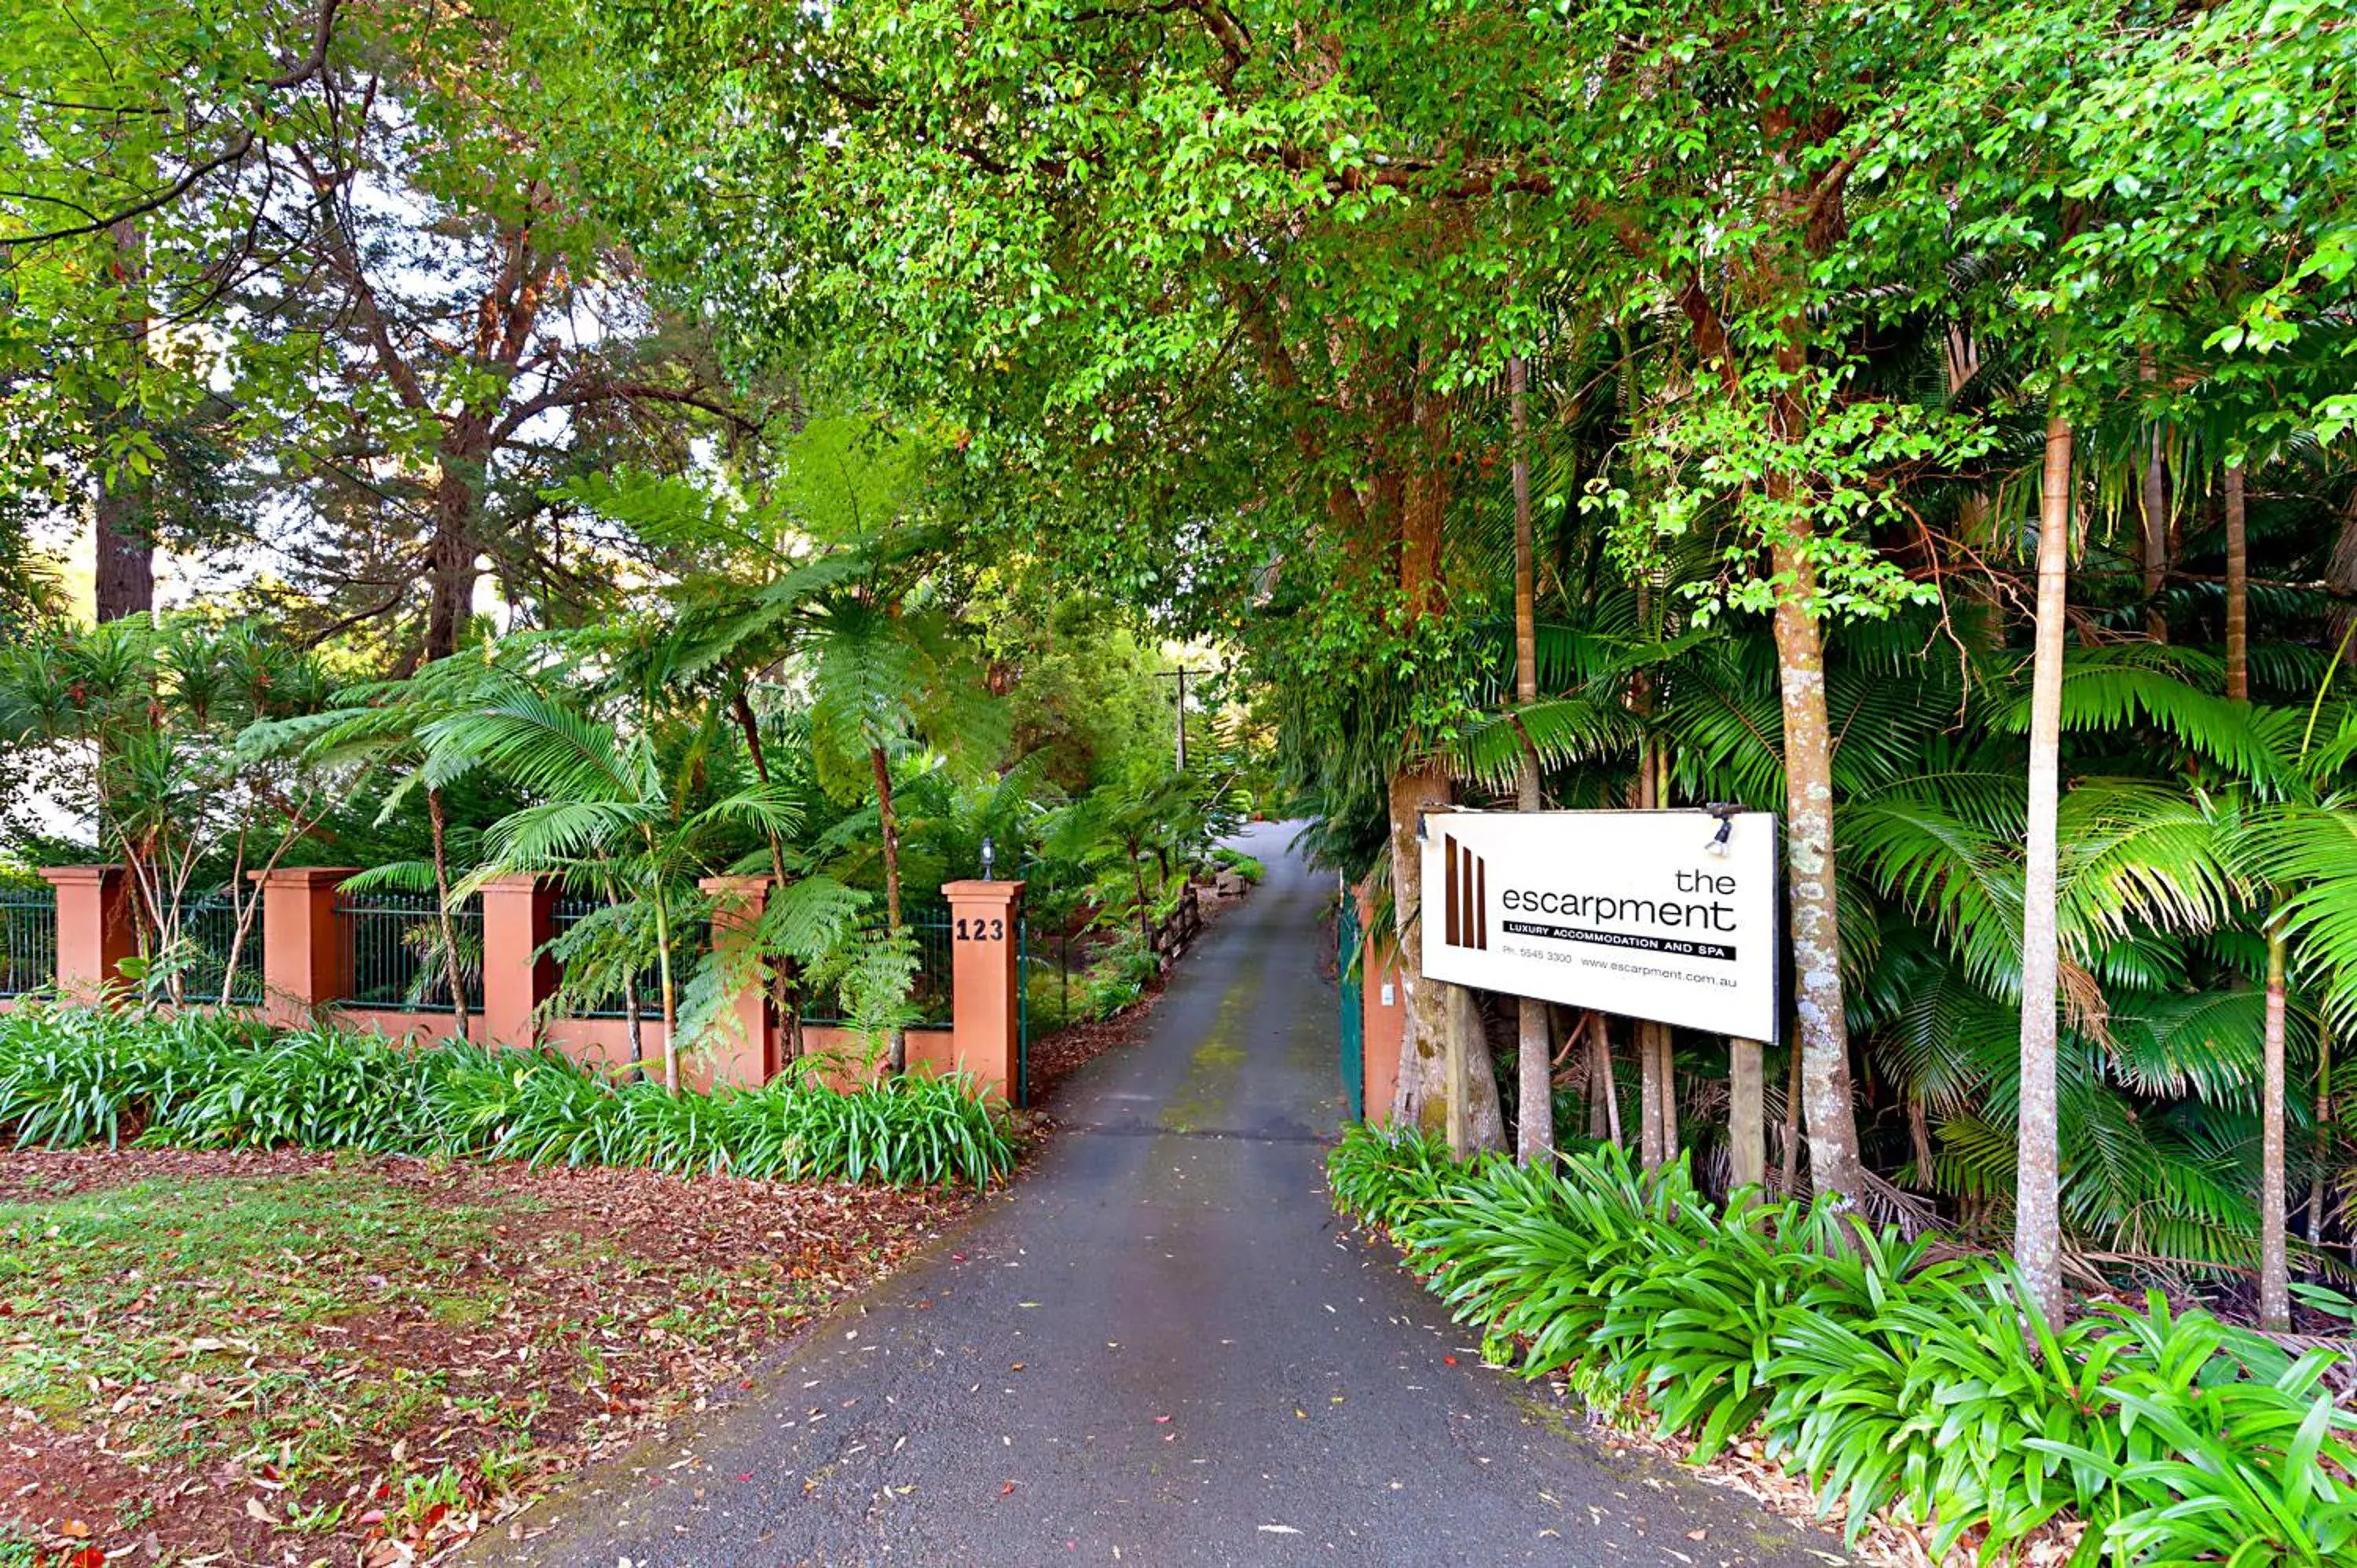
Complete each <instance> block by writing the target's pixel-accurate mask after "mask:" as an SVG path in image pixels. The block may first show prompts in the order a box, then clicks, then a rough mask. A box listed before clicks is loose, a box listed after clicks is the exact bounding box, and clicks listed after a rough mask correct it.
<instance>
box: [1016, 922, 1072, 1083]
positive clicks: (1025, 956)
mask: <svg viewBox="0 0 2357 1568" xmlns="http://www.w3.org/2000/svg"><path fill="white" fill-rule="evenodd" d="M1067 983H1069V982H1067ZM1012 1087H1013V1090H1014V1092H1013V1094H1012V1095H1011V1096H1010V1098H1012V1099H1013V1100H1014V1101H1015V1103H1016V1104H1017V1105H1018V1106H1023V1105H1028V1104H1030V1103H1031V922H1030V921H1028V920H1027V919H1025V918H1022V917H1021V916H1019V915H1018V916H1017V917H1016V919H1015V1082H1014V1084H1013V1086H1012Z"/></svg>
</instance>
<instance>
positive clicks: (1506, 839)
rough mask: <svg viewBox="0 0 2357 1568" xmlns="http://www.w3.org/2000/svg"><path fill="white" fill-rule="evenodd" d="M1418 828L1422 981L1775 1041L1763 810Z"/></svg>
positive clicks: (1561, 814)
mask: <svg viewBox="0 0 2357 1568" xmlns="http://www.w3.org/2000/svg"><path fill="white" fill-rule="evenodd" d="M1722 822H1724V823H1725V825H1726V828H1727V832H1726V835H1725V837H1724V838H1722V837H1720V835H1719V828H1720V825H1721V823H1722ZM1424 826H1425V843H1424V908H1423V912H1422V913H1421V915H1420V916H1419V917H1418V918H1417V921H1416V923H1417V925H1418V927H1419V928H1420V929H1421V933H1422V938H1423V949H1424V953H1423V972H1424V973H1425V974H1426V976H1427V977H1428V978H1430V979H1434V980H1445V981H1449V982H1452V983H1456V984H1458V985H1471V986H1478V987H1480V989H1482V990H1484V991H1502V992H1506V993H1509V994H1512V995H1515V996H1537V997H1542V998H1544V999H1545V1000H1547V1001H1550V1002H1563V1003H1568V1004H1571V1005H1573V1006H1576V1007H1595V1008H1599V1009H1601V1010H1602V1011H1604V1012H1607V1013H1619V1014H1621V1015H1624V1016H1627V1017H1631V1018H1652V1019H1655V1020H1658V1021H1659V1022H1662V1023H1665V1024H1677V1025H1682V1026H1685V1027H1687V1028H1690V1029H1702V1030H1706V1031H1708V1032H1709V1033H1711V1034H1715V1035H1731V1036H1735V1037H1737V1038H1738V1039H1746V1040H1773V1039H1774V1038H1776V1012H1777V999H1776V992H1777V980H1778V972H1777V954H1778V953H1779V951H1780V950H1781V948H1780V946H1779V941H1778V938H1779V932H1778V927H1777V910H1776V818H1775V815H1774V814H1773V813H1772V812H1768V811H1738V812H1735V813H1733V814H1732V815H1729V816H1727V817H1726V818H1724V819H1722V818H1720V817H1717V816H1714V815H1712V814H1711V813H1710V812H1708V811H1530V812H1505V811H1434V812H1430V813H1428V814H1427V815H1426V817H1425V819H1424Z"/></svg>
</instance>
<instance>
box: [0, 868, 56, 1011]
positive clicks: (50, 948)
mask: <svg viewBox="0 0 2357 1568" xmlns="http://www.w3.org/2000/svg"><path fill="white" fill-rule="evenodd" d="M57 978H58V896H57V894H56V892H55V891H54V890H52V889H48V888H41V889H34V888H26V889H23V890H22V891H17V890H11V891H9V892H6V893H0V996H22V995H24V994H25V993H27V992H30V991H38V990H40V989H42V988H43V987H44V986H48V985H53V984H55V983H57Z"/></svg>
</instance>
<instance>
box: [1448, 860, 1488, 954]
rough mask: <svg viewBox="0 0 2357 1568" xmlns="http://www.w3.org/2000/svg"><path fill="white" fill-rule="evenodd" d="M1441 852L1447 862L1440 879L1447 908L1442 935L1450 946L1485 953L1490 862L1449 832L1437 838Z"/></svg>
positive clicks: (1486, 947)
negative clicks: (1444, 928) (1443, 885)
mask: <svg viewBox="0 0 2357 1568" xmlns="http://www.w3.org/2000/svg"><path fill="white" fill-rule="evenodd" d="M1440 853H1441V854H1442V856H1443V857H1444V859H1445V860H1446V861H1447V869H1446V871H1445V872H1444V873H1443V875H1442V877H1441V880H1442V882H1443V883H1444V884H1445V886H1446V894H1447V900H1448V918H1447V920H1446V922H1445V924H1446V926H1447V929H1446V931H1445V932H1444V933H1443V934H1444V936H1445V937H1446V939H1447V940H1448V945H1449V946H1450V947H1453V948H1473V949H1477V950H1483V951H1486V950H1488V949H1489V946H1490V910H1489V901H1490V900H1489V894H1490V866H1489V863H1488V862H1487V861H1485V860H1483V859H1482V858H1481V857H1480V855H1478V854H1474V853H1473V852H1472V851H1471V850H1469V849H1467V848H1466V847H1465V846H1464V845H1463V844H1461V843H1458V842H1457V839H1456V837H1455V835H1453V834H1450V833H1443V834H1441V835H1440Z"/></svg>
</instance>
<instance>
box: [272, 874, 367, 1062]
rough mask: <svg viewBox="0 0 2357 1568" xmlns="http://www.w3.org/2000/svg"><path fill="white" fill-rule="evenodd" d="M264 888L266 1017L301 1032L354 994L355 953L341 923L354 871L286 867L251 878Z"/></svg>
mask: <svg viewBox="0 0 2357 1568" xmlns="http://www.w3.org/2000/svg"><path fill="white" fill-rule="evenodd" d="M247 875H251V876H252V877H253V880H254V881H255V882H257V883H259V884H260V885H261V886H262V989H263V1003H262V1011H263V1015H264V1017H265V1018H267V1019H269V1020H270V1022H272V1023H274V1024H280V1025H285V1026H292V1027H299V1026H302V1025H305V1024H307V1023H309V1022H310V1021H311V1019H312V1017H313V1016H314V1015H316V1014H317V1012H318V1011H319V1009H321V1008H322V1007H326V1006H330V1005H332V1004H335V1003H338V1002H340V1001H342V1000H343V999H344V996H345V993H348V992H349V991H350V990H351V981H352V976H351V956H352V955H351V951H350V947H349V946H348V945H347V943H346V942H345V940H344V933H343V932H342V930H341V929H339V922H338V921H337V919H336V900H337V892H336V889H337V888H338V887H339V886H340V885H341V884H342V882H343V880H344V878H346V877H348V876H355V875H359V868H358V867H355V866H350V865H281V866H277V867H274V869H272V870H269V871H255V872H250V873H248V874H247Z"/></svg>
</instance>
